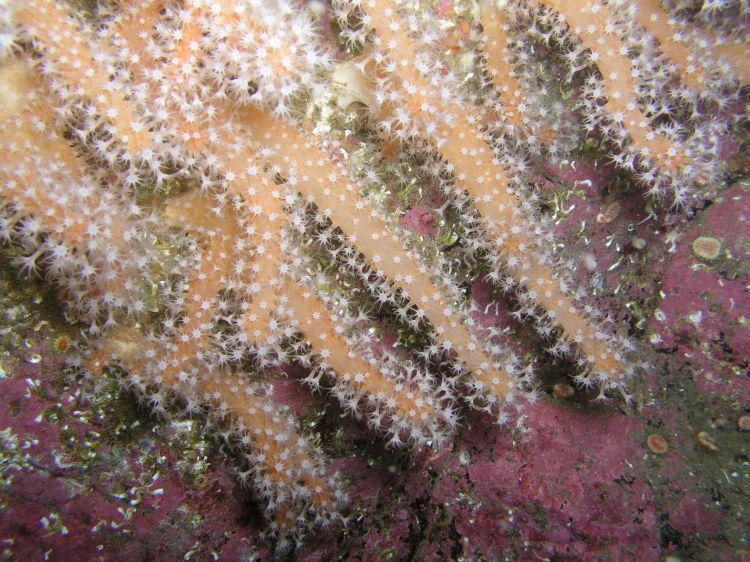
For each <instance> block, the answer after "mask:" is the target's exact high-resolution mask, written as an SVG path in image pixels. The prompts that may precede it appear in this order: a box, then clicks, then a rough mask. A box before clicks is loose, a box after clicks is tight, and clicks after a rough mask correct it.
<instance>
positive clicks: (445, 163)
mask: <svg viewBox="0 0 750 562" xmlns="http://www.w3.org/2000/svg"><path fill="white" fill-rule="evenodd" d="M468 4H470V5H469V6H468V8H466V9H464V11H463V12H460V10H459V8H458V7H456V6H453V5H452V4H451V3H450V2H422V3H420V2H399V1H395V0H353V1H348V2H347V1H344V0H335V1H334V2H333V3H332V5H329V4H325V3H318V2H309V3H303V2H292V1H284V0H278V1H273V2H265V1H264V2H260V1H258V0H247V1H245V2H238V1H236V0H232V1H227V0H219V1H207V0H185V1H183V2H180V1H176V0H119V1H116V2H114V1H113V2H108V3H103V4H102V5H101V6H100V7H99V8H98V9H97V10H94V11H91V10H86V9H84V8H82V7H81V6H80V5H78V3H75V2H71V3H67V2H65V1H64V0H24V1H20V0H19V1H17V2H15V1H5V2H2V3H1V4H0V25H1V26H2V29H0V57H1V58H0V87H1V88H2V90H3V99H4V103H3V107H2V108H0V127H2V129H1V132H0V143H1V145H2V150H3V153H4V156H3V159H2V162H1V163H0V178H1V181H2V192H1V196H2V198H1V199H0V205H1V206H0V237H1V238H2V240H3V244H4V245H5V246H6V248H12V249H13V252H12V255H13V256H14V260H15V261H16V264H17V267H18V269H19V270H20V271H21V272H22V273H25V274H29V275H41V276H43V277H44V278H45V279H47V280H48V281H49V283H50V284H52V285H54V286H55V287H57V288H58V289H59V292H60V294H61V295H64V297H63V299H64V306H65V310H66V313H67V314H68V316H69V317H70V319H71V321H73V322H75V323H77V325H78V326H80V327H81V333H82V337H81V339H80V341H79V342H78V343H77V345H76V353H75V354H73V355H72V356H71V363H72V364H73V366H74V367H75V368H76V369H77V370H78V372H81V373H86V376H88V377H92V378H96V377H97V376H99V374H100V373H101V372H102V369H109V370H111V371H112V372H115V373H117V374H118V376H119V377H120V379H121V380H122V383H123V384H124V385H126V386H127V387H128V388H130V389H132V391H133V392H135V393H137V394H138V395H139V396H140V397H142V399H143V400H144V401H145V402H147V403H148V404H149V405H150V407H151V408H152V409H153V410H154V411H156V412H164V411H165V410H166V409H167V408H171V409H175V408H183V409H184V410H186V411H187V412H188V413H190V414H193V413H195V414H201V415H204V416H207V417H208V418H209V419H211V420H212V422H213V423H214V424H215V425H216V426H219V427H221V428H222V433H223V434H224V435H225V436H227V439H228V440H229V441H230V442H231V444H232V446H233V447H234V448H235V450H236V451H238V455H239V456H241V457H242V458H243V459H244V461H245V462H246V465H247V470H244V471H240V477H241V478H242V479H243V480H244V481H246V482H247V484H248V485H251V486H252V487H253V488H254V490H255V491H256V493H257V495H258V497H259V498H262V500H263V501H264V503H265V506H266V512H267V516H268V520H269V525H270V527H271V528H272V529H273V530H274V531H276V532H277V534H278V536H279V539H280V540H279V545H280V547H285V546H286V545H288V544H291V543H293V541H294V540H300V539H301V537H302V536H303V535H304V533H305V532H306V531H307V530H309V529H310V528H311V527H316V526H320V525H328V524H332V523H338V522H339V521H340V520H341V519H342V515H341V512H342V510H343V509H344V506H345V502H346V496H345V490H344V487H343V485H342V483H341V481H340V479H339V478H338V477H337V476H336V475H331V474H329V473H328V471H327V469H326V464H325V460H324V458H323V455H322V453H321V451H320V450H318V449H316V448H315V447H313V446H312V444H311V440H310V438H309V437H307V436H306V435H305V434H304V432H303V431H302V430H301V429H300V428H299V425H298V422H297V420H295V419H294V417H293V416H292V415H291V414H290V412H289V411H287V410H286V409H284V408H283V407H281V406H277V405H275V404H274V402H273V398H272V391H271V387H270V386H268V385H267V384H266V383H265V382H264V381H267V379H268V374H267V373H268V372H269V370H273V369H275V368H277V367H279V366H281V365H285V364H287V363H289V362H297V363H300V364H302V365H303V366H304V367H305V368H306V370H307V373H308V374H307V376H306V378H305V379H304V382H305V383H307V385H308V386H309V387H310V388H311V389H313V390H324V391H325V392H327V393H330V394H331V395H332V396H334V397H335V399H336V400H338V401H339V402H340V403H341V405H342V407H343V408H344V409H345V410H347V411H349V412H351V413H352V414H353V415H354V416H356V417H357V418H364V419H366V421H367V423H368V425H370V426H371V427H372V428H373V430H374V431H375V432H378V433H380V434H381V435H383V436H384V438H385V439H386V440H387V442H388V443H389V444H390V445H392V446H394V447H397V446H404V445H410V444H411V445H415V446H432V447H439V446H440V445H441V444H442V443H444V442H445V441H446V439H448V438H449V437H450V435H451V432H453V431H454V429H455V428H456V426H457V424H458V423H459V419H458V418H459V414H460V411H461V409H462V408H463V407H464V404H466V405H468V406H470V407H473V408H476V409H480V410H484V411H486V412H487V414H488V415H491V416H494V417H495V418H496V419H497V422H498V423H500V424H507V423H508V422H509V421H510V420H514V419H515V420H518V419H520V418H522V416H520V415H519V412H520V411H521V410H522V408H523V404H524V403H525V402H527V401H529V400H532V401H533V400H536V399H537V396H538V391H536V390H535V384H536V383H535V376H534V371H535V369H534V365H533V364H530V363H524V361H523V360H522V359H521V358H520V357H518V356H517V355H515V354H514V353H513V352H512V351H509V349H510V348H509V347H507V346H505V345H503V341H504V339H503V334H501V333H500V330H498V329H496V328H492V327H490V328H487V327H485V326H482V325H481V324H480V323H478V322H477V321H476V320H475V315H474V314H473V313H474V311H475V309H476V307H477V303H476V302H475V300H474V299H473V298H472V295H471V294H470V291H468V290H467V288H466V287H467V285H468V283H469V282H471V281H472V280H474V279H476V278H478V277H480V276H481V277H482V278H484V279H485V280H486V281H487V282H488V283H490V284H491V285H492V286H493V287H494V288H495V289H497V291H498V292H503V293H506V294H507V295H508V297H507V298H508V299H509V300H510V302H512V303H513V305H514V306H515V311H514V315H515V316H516V317H517V318H519V319H522V320H524V321H525V322H528V323H529V324H531V325H533V326H535V327H536V329H537V330H538V331H539V333H540V337H542V338H543V339H544V340H545V341H547V342H548V349H547V352H549V353H550V354H553V355H556V356H560V357H567V358H569V360H570V361H571V362H573V363H574V364H575V369H576V374H575V376H574V381H575V383H576V384H578V385H580V386H581V387H585V388H587V389H591V390H592V391H594V393H595V395H598V397H599V398H600V399H605V398H606V397H615V398H618V397H619V399H624V400H629V399H630V394H629V390H628V384H629V381H630V380H631V379H632V378H633V376H634V375H635V374H636V372H637V371H638V369H639V368H641V367H642V366H643V361H642V359H640V357H639V354H638V353H636V352H635V348H636V347H635V344H634V343H632V342H631V341H630V339H629V338H628V335H627V333H624V332H623V331H622V330H620V331H616V330H615V329H614V326H613V325H612V323H611V322H608V320H607V318H604V317H602V315H601V314H599V313H598V312H597V311H596V310H595V308H594V307H593V306H592V305H591V303H590V299H589V297H588V291H587V290H586V288H585V287H583V286H581V285H580V284H578V283H576V282H574V280H573V275H572V274H571V265H570V263H569V262H570V258H571V256H566V255H564V253H560V252H558V251H556V250H555V248H556V241H555V239H554V237H553V236H552V234H551V229H550V228H549V227H548V225H547V224H546V222H545V216H544V213H542V212H541V211H540V209H539V208H538V207H539V198H538V195H537V194H535V191H534V186H532V185H529V182H528V181H527V180H526V178H527V176H528V171H529V167H530V166H531V165H532V163H533V162H537V161H539V160H540V159H546V160H547V161H552V162H559V161H560V160H561V159H562V158H564V156H565V154H566V151H567V150H569V149H570V147H571V146H572V145H575V144H576V143H580V140H581V137H582V136H583V135H589V136H591V137H596V138H600V139H604V140H605V141H606V146H607V147H608V149H609V151H610V153H609V158H610V159H611V160H612V161H614V162H615V163H616V164H617V165H618V166H619V167H621V168H622V170H623V171H624V173H627V174H629V175H630V176H631V177H632V178H634V180H637V181H638V182H640V185H641V186H642V188H643V191H644V197H650V198H651V199H652V200H653V201H655V202H656V203H659V204H663V205H669V206H672V207H673V208H674V209H675V210H676V212H690V207H691V205H693V204H695V203H696V202H699V201H703V200H710V199H711V197H712V196H713V195H714V192H713V189H714V188H713V187H712V186H714V185H715V184H716V178H717V177H719V175H720V174H721V172H722V168H721V158H720V149H721V138H722V135H724V134H725V133H726V132H727V131H728V130H729V129H731V128H732V127H733V126H736V124H737V123H740V122H743V121H746V120H747V115H748V113H749V111H748V108H747V107H743V102H742V99H743V98H742V88H743V87H744V86H745V85H746V84H748V80H750V67H748V61H750V56H748V53H747V44H746V43H743V42H742V40H743V39H744V38H743V37H742V36H741V32H742V30H738V29H733V27H732V26H733V22H739V21H741V20H742V19H743V18H742V16H746V14H742V13H741V10H743V9H746V8H743V7H742V6H741V5H740V4H741V3H740V2H734V3H732V2H726V3H724V2H714V3H711V6H712V7H711V8H710V9H704V10H696V9H695V8H694V6H693V4H694V3H693V2H689V1H687V0H685V1H676V2H671V1H670V2H665V3H664V5H661V4H660V3H659V2H658V1H657V0H633V1H629V2H628V1H624V0H610V1H608V2H603V1H602V0H590V1H586V2H581V1H578V0H540V1H538V2H537V1H533V0H509V1H507V2H491V1H489V0H486V1H482V2H480V3H479V4H477V5H473V4H471V3H468ZM719 4H720V5H721V6H719V7H717V6H716V5H719ZM541 53H544V55H542V54H541ZM539 68H543V69H548V74H549V75H548V76H547V75H545V74H544V73H543V72H540V71H539V70H538V69H539ZM555 80H556V81H557V82H555V84H557V85H558V86H559V84H560V83H564V84H566V85H567V90H568V91H569V92H573V94H572V95H570V96H567V97H566V96H564V95H562V94H561V93H560V90H561V89H560V88H558V89H557V91H555V88H554V87H553V82H554V81H555ZM352 112H353V113H355V114H357V115H358V116H359V117H358V120H357V124H358V125H357V126H356V127H349V128H346V127H343V126H340V125H338V124H337V123H339V122H340V121H341V115H343V114H345V113H352ZM394 185H407V186H410V190H411V191H410V192H414V193H418V196H417V197H419V198H421V199H420V201H421V202H422V203H424V205H423V206H422V207H419V208H417V207H415V209H417V210H414V211H413V212H412V210H410V209H407V208H404V206H403V205H401V204H400V202H399V201H398V198H397V196H395V195H394V193H395V192H396V191H398V190H396V189H393V186H394ZM404 217H406V218H407V219H408V220H401V221H400V220H399V219H403V218H404ZM414 222H420V226H418V227H417V226H414V225H413V224H411V223H414ZM422 223H423V224H422ZM445 224H449V225H451V226H452V227H453V230H454V231H456V232H461V236H460V237H459V238H458V239H457V240H455V241H453V242H452V244H451V252H450V254H448V253H447V252H446V251H445V247H446V246H445V245H440V244H437V243H435V242H434V238H435V236H436V233H437V232H438V228H437V225H445ZM386 331H392V332H397V333H399V334H401V337H400V338H399V339H398V341H397V344H396V345H393V346H391V345H384V344H383V334H384V333H385V332H386Z"/></svg>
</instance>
